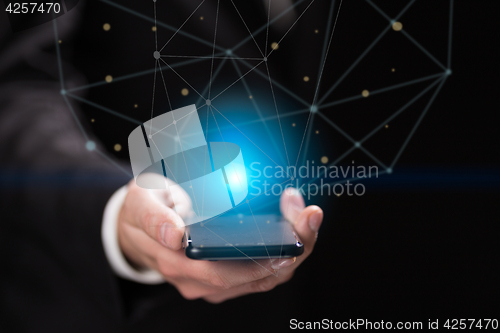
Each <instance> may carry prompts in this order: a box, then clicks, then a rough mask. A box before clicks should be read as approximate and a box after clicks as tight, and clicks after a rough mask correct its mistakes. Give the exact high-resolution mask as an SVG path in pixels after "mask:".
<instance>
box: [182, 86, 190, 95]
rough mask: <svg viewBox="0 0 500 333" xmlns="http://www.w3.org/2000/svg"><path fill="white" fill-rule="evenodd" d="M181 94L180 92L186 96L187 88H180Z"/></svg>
mask: <svg viewBox="0 0 500 333" xmlns="http://www.w3.org/2000/svg"><path fill="white" fill-rule="evenodd" d="M181 94H182V96H187V95H188V94H189V90H187V89H186V88H184V89H182V90H181Z"/></svg>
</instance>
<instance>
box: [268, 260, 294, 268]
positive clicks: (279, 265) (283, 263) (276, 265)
mask: <svg viewBox="0 0 500 333" xmlns="http://www.w3.org/2000/svg"><path fill="white" fill-rule="evenodd" d="M295 260H296V258H295V257H293V258H292V259H284V260H282V261H281V262H280V263H277V262H274V263H273V264H272V266H271V267H272V268H273V269H281V268H285V267H288V266H290V265H292V264H293V263H294V262H295Z"/></svg>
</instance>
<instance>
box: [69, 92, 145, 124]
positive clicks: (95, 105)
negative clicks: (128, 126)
mask: <svg viewBox="0 0 500 333" xmlns="http://www.w3.org/2000/svg"><path fill="white" fill-rule="evenodd" d="M66 96H69V97H72V98H74V99H76V100H78V101H80V102H83V103H85V104H88V105H91V106H93V107H95V108H98V109H100V110H102V111H105V112H107V113H110V114H112V115H115V116H117V117H120V118H122V119H125V120H127V121H130V122H131V123H133V124H137V125H141V124H142V122H140V121H139V120H136V119H134V118H130V117H128V116H125V115H123V114H121V113H119V112H116V111H113V110H111V109H108V108H106V107H104V106H102V105H99V104H96V103H94V102H91V101H89V100H86V99H83V98H81V97H79V96H76V95H73V94H68V93H66Z"/></svg>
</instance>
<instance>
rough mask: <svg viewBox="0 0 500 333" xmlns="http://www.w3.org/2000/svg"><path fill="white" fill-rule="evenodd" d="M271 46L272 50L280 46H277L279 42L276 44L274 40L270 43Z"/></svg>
mask: <svg viewBox="0 0 500 333" xmlns="http://www.w3.org/2000/svg"><path fill="white" fill-rule="evenodd" d="M271 48H272V49H273V50H277V49H279V48H280V46H279V44H278V43H276V42H274V43H272V44H271Z"/></svg>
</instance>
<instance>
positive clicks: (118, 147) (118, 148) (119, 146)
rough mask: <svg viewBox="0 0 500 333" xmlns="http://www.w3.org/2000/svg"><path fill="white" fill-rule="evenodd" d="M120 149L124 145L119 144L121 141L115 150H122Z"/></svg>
mask: <svg viewBox="0 0 500 333" xmlns="http://www.w3.org/2000/svg"><path fill="white" fill-rule="evenodd" d="M120 150H122V145H121V144H119V143H117V144H116V145H115V151H120Z"/></svg>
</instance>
